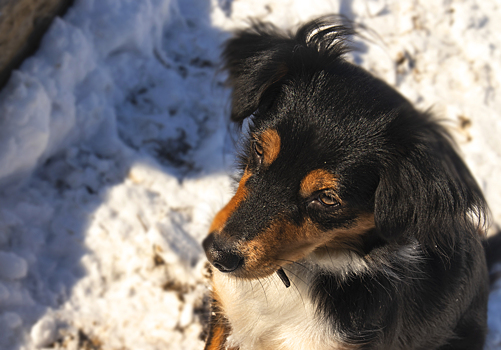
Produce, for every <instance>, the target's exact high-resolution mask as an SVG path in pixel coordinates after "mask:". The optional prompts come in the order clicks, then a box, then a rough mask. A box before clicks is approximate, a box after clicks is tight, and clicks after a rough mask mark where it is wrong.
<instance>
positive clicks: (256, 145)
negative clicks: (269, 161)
mask: <svg viewBox="0 0 501 350" xmlns="http://www.w3.org/2000/svg"><path fill="white" fill-rule="evenodd" d="M253 149H254V153H256V155H257V156H258V157H262V156H263V152H264V151H263V146H261V144H260V143H259V142H257V141H256V142H254V145H253Z"/></svg>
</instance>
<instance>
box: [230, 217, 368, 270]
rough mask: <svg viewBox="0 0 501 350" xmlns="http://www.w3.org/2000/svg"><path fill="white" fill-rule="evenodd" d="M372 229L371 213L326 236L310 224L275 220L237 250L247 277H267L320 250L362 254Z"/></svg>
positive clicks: (307, 222) (325, 233)
mask: <svg viewBox="0 0 501 350" xmlns="http://www.w3.org/2000/svg"><path fill="white" fill-rule="evenodd" d="M374 227H375V224H374V214H372V213H369V214H363V215H361V216H360V217H359V219H358V220H357V221H356V223H355V224H354V225H353V226H352V227H349V228H346V229H335V230H332V231H327V232H324V231H321V230H320V229H318V228H317V227H316V225H315V224H314V223H313V222H311V221H310V220H306V221H305V222H304V223H303V225H301V226H297V225H295V224H293V223H291V222H288V221H286V220H276V221H275V222H274V223H273V224H272V225H271V226H270V228H269V229H268V230H266V231H265V232H263V233H262V234H260V235H259V236H257V237H256V238H254V239H253V240H251V241H249V242H246V243H245V244H244V245H243V246H242V247H240V251H241V252H242V253H243V254H244V256H245V270H246V271H247V274H248V277H249V278H257V277H266V276H268V275H270V274H272V273H274V272H275V271H276V269H277V268H278V267H279V266H283V265H287V264H288V263H290V262H293V261H297V260H300V259H302V258H304V257H306V256H307V255H309V254H310V253H312V252H313V251H315V250H316V249H317V248H319V247H323V248H325V247H329V248H331V249H334V250H343V249H349V250H353V251H357V252H358V253H360V254H362V253H363V252H362V249H361V247H362V238H361V236H362V234H363V233H365V232H367V231H368V230H370V229H372V228H374Z"/></svg>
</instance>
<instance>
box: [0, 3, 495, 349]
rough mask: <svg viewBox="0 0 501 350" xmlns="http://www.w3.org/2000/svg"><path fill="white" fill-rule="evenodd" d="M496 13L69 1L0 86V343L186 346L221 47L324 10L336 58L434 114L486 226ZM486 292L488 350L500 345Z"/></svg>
mask: <svg viewBox="0 0 501 350" xmlns="http://www.w3.org/2000/svg"><path fill="white" fill-rule="evenodd" d="M500 10H501V9H500V5H499V4H498V2H495V1H483V2H477V1H473V0H451V1H444V2H436V1H432V0H419V1H390V0H368V1H363V0H354V1H346V0H318V1H315V2H314V3H312V2H306V1H300V0H297V1H294V0H238V1H236V0H235V1H232V0H211V1H209V0H170V1H169V0H123V1H114V0H99V1H96V0H76V1H75V3H74V5H73V6H72V8H71V9H70V10H69V11H68V12H67V14H66V15H65V16H64V18H60V19H57V20H56V21H54V23H53V24H52V26H51V28H50V30H49V31H48V32H47V33H46V34H45V36H44V39H43V42H42V44H41V46H40V49H39V50H38V52H37V53H36V54H35V55H34V56H32V57H30V58H29V59H27V60H26V61H25V62H24V64H23V65H22V67H21V68H20V69H19V70H17V71H15V72H14V73H13V75H12V77H11V79H10V81H9V83H8V85H7V86H6V87H5V88H4V89H3V90H2V91H1V92H0V115H1V116H2V118H1V120H0V165H1V166H0V189H1V198H2V201H0V334H2V337H0V349H7V350H10V349H42V348H43V349H78V348H82V349H83V348H86V347H87V348H94V349H201V348H202V347H203V341H202V340H201V334H202V330H203V329H202V324H203V322H204V320H205V319H206V317H207V316H208V314H207V312H208V309H207V300H206V299H204V295H206V291H207V276H206V270H205V257H204V254H203V251H202V249H201V247H200V242H201V241H202V239H203V238H204V236H205V235H206V233H207V229H208V226H209V224H210V221H211V218H212V216H213V215H214V214H215V213H216V212H217V210H218V209H219V208H221V206H222V205H223V204H224V203H225V201H227V200H228V199H229V197H230V196H231V193H232V190H233V189H234V185H233V184H234V183H233V181H232V174H233V170H234V169H233V165H234V158H235V155H234V144H235V140H236V139H237V138H238V135H236V134H235V133H234V132H233V129H231V127H229V125H228V123H227V115H228V106H229V104H228V97H229V91H228V90H227V89H226V88H225V87H224V79H225V75H224V73H222V72H220V71H219V70H218V68H219V53H220V49H221V44H222V43H223V42H224V40H225V39H226V38H228V37H229V35H230V34H229V33H230V31H231V30H233V29H235V28H239V27H242V26H244V25H245V23H246V21H247V20H248V18H249V17H258V18H261V19H264V20H269V21H272V22H273V23H275V24H276V25H278V26H281V27H284V28H289V27H291V26H293V25H295V24H296V23H299V22H301V21H305V20H308V19H311V18H312V17H314V16H317V15H321V14H326V13H332V12H340V13H343V14H344V15H346V16H347V17H349V18H351V19H354V20H355V21H356V22H358V23H361V24H363V27H361V28H360V31H361V34H362V36H361V37H360V38H356V39H354V42H353V46H354V47H355V48H356V51H355V52H354V53H353V54H352V55H351V59H352V60H353V61H354V62H356V63H358V64H361V65H362V66H363V67H365V68H366V69H368V70H370V71H371V72H373V73H374V74H375V75H377V76H379V77H382V78H383V79H385V80H386V81H388V82H389V83H391V84H393V85H395V86H396V87H397V89H398V90H399V91H401V92H402V93H403V94H404V95H406V96H407V98H409V100H411V101H412V102H413V103H415V104H416V105H417V106H418V107H419V108H421V109H428V108H432V110H433V111H434V113H435V114H437V115H439V116H440V117H441V118H443V119H444V120H445V121H446V124H447V125H448V127H449V129H450V130H452V132H453V133H454V136H455V137H456V139H457V142H458V145H459V147H460V150H461V152H462V153H463V155H464V158H465V159H466V161H467V162H468V164H469V166H470V168H471V169H472V171H473V173H474V175H475V176H476V178H477V179H478V181H479V184H480V185H481V187H482V188H483V190H484V191H485V195H486V197H487V200H488V201H489V204H490V207H491V211H492V215H491V216H492V222H493V223H500V222H501V196H500V193H501V191H500V185H499V183H498V179H499V178H500V176H501V140H500V138H499V137H498V135H499V134H501V118H500V115H499V111H500V110H501V96H500V95H499V94H498V93H497V92H498V91H499V85H500V82H501V57H500V56H501V38H500V37H499V36H498V34H497V33H499V32H500V31H501V11H500ZM500 291H501V285H499V284H498V285H497V286H496V288H494V290H493V291H492V293H491V298H490V301H489V327H490V334H489V336H488V342H487V345H486V349H501V316H500V315H501V313H500V308H501V294H500Z"/></svg>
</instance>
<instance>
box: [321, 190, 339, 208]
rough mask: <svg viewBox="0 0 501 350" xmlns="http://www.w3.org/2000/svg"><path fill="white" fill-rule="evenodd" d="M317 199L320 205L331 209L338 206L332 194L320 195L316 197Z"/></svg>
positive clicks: (323, 193) (324, 193)
mask: <svg viewBox="0 0 501 350" xmlns="http://www.w3.org/2000/svg"><path fill="white" fill-rule="evenodd" d="M317 199H318V201H319V202H320V203H322V204H323V205H325V206H326V207H332V206H336V205H339V202H338V200H337V199H336V197H335V196H334V195H333V194H332V193H329V192H322V193H320V194H319V195H318V197H317Z"/></svg>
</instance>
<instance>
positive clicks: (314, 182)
mask: <svg viewBox="0 0 501 350" xmlns="http://www.w3.org/2000/svg"><path fill="white" fill-rule="evenodd" d="M337 186H338V181H337V179H336V177H335V176H334V175H333V174H331V173H330V172H328V171H327V170H324V169H315V170H313V171H311V172H310V173H308V175H306V176H305V177H304V179H303V180H302V181H301V185H300V189H299V194H300V195H301V196H303V197H309V196H311V195H312V194H313V193H315V192H316V191H320V190H324V189H328V188H331V189H336V188H337Z"/></svg>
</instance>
